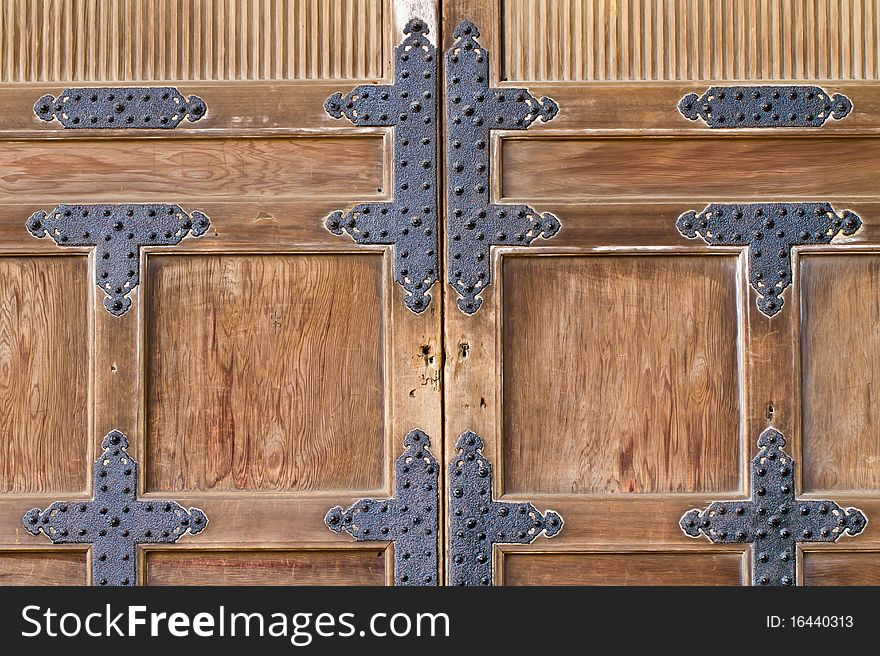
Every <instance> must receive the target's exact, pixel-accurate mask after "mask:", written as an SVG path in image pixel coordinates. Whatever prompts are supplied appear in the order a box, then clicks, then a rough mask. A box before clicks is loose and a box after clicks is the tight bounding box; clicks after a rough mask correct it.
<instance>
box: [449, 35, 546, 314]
mask: <svg viewBox="0 0 880 656" xmlns="http://www.w3.org/2000/svg"><path fill="white" fill-rule="evenodd" d="M453 35H454V36H455V39H456V41H455V43H454V44H453V46H452V47H451V48H450V49H449V51H448V52H447V53H446V176H447V179H446V206H447V212H448V218H447V221H448V227H447V234H446V244H447V246H446V247H447V266H448V267H449V273H448V282H449V284H450V285H452V287H453V288H454V289H455V291H456V293H457V294H458V307H459V309H460V310H461V311H462V312H464V313H465V314H473V313H474V312H476V311H477V310H479V309H480V306H481V305H482V303H483V301H482V299H481V298H480V294H482V292H483V290H485V289H486V287H488V286H489V284H490V283H491V281H492V269H491V263H490V260H491V257H490V254H491V247H492V246H528V245H529V244H530V243H531V242H532V241H533V240H534V239H536V238H537V237H543V238H544V239H549V238H550V237H553V236H554V235H555V234H556V233H557V232H559V228H560V224H559V219H557V218H556V217H555V216H554V215H553V214H550V213H549V212H545V213H543V214H541V213H539V212H537V211H535V210H533V209H532V208H531V207H529V206H528V205H501V204H495V203H492V202H491V200H490V191H489V189H490V184H489V180H490V177H489V164H490V153H489V136H490V132H491V131H492V130H525V129H527V128H528V127H529V126H530V125H531V124H532V123H534V122H535V121H536V120H537V119H539V118H540V119H541V120H542V121H549V120H552V119H553V117H555V116H556V113H557V112H558V111H559V107H558V105H557V104H556V103H555V102H554V101H553V100H551V99H550V98H541V99H540V100H538V99H537V98H535V97H534V96H533V95H532V94H530V93H529V92H528V91H527V90H526V89H515V88H507V87H504V88H491V87H489V53H488V52H487V51H486V49H485V48H484V47H483V46H481V45H480V43H479V42H478V41H477V37H479V35H480V33H479V31H478V30H477V28H476V26H475V25H474V24H473V23H471V22H470V21H464V22H462V23H461V24H460V25H459V26H458V27H456V28H455V32H454V33H453Z"/></svg>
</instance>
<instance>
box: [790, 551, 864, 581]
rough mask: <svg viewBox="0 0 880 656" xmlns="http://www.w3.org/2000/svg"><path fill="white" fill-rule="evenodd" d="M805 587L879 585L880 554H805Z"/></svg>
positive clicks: (858, 552)
mask: <svg viewBox="0 0 880 656" xmlns="http://www.w3.org/2000/svg"><path fill="white" fill-rule="evenodd" d="M803 572H804V585H880V552H876V551H850V552H846V551H807V552H804V567H803Z"/></svg>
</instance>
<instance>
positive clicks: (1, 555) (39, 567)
mask: <svg viewBox="0 0 880 656" xmlns="http://www.w3.org/2000/svg"><path fill="white" fill-rule="evenodd" d="M87 575H88V573H87V570H86V552H85V551H72V550H70V549H64V550H56V551H45V552H44V551H18V552H16V551H5V552H0V586H3V585H85V583H86V577H87Z"/></svg>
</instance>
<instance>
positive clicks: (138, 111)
mask: <svg viewBox="0 0 880 656" xmlns="http://www.w3.org/2000/svg"><path fill="white" fill-rule="evenodd" d="M207 110H208V108H207V107H206V106H205V101H203V100H202V99H201V98H199V97H198V96H190V97H189V98H184V97H183V94H181V93H180V91H178V90H177V89H175V88H174V87H93V88H90V87H76V88H72V89H65V90H64V91H63V92H62V93H61V94H59V95H58V97H57V98H55V97H54V96H51V95H45V96H43V97H42V98H40V99H39V100H38V101H37V102H36V104H34V113H35V114H36V115H37V116H38V117H39V118H40V119H41V120H43V121H52V120H55V119H57V120H58V122H59V123H61V125H63V126H64V127H66V128H70V129H83V128H92V129H95V128H103V129H108V128H116V129H126V130H130V129H150V130H153V129H156V128H159V129H163V130H169V129H171V128H176V127H177V126H178V125H180V122H181V121H182V120H183V119H184V117H186V118H187V119H188V120H189V121H190V122H195V121H198V120H199V119H200V118H202V117H203V116H204V115H205V112H206V111H207Z"/></svg>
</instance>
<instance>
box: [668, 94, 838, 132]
mask: <svg viewBox="0 0 880 656" xmlns="http://www.w3.org/2000/svg"><path fill="white" fill-rule="evenodd" d="M678 111H680V112H681V114H682V116H684V117H685V118H688V119H690V120H691V121H696V120H697V119H699V118H701V119H703V120H704V121H705V122H706V124H707V125H708V126H709V127H710V128H819V127H822V125H823V124H824V123H825V121H826V120H828V118H830V117H832V116H833V117H834V118H835V119H837V120H840V119H842V118H844V117H846V116H847V115H848V114H849V113H850V112H851V111H852V101H851V100H850V99H849V98H847V97H846V96H844V95H843V94H840V93H835V94H834V95H833V96H832V95H829V94H828V93H827V92H826V91H825V90H824V89H822V88H821V87H814V86H729V87H711V88H710V89H709V90H708V91H706V92H705V93H704V94H703V95H702V96H697V94H695V93H689V94H688V95H686V96H685V97H684V98H682V99H681V100H680V101H679V103H678Z"/></svg>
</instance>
